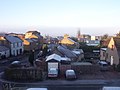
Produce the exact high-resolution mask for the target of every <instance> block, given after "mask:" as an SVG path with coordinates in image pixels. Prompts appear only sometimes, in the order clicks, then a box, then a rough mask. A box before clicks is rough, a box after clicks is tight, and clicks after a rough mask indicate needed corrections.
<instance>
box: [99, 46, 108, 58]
mask: <svg viewBox="0 0 120 90" xmlns="http://www.w3.org/2000/svg"><path fill="white" fill-rule="evenodd" d="M106 50H107V48H100V60H106Z"/></svg>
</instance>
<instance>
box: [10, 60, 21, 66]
mask: <svg viewBox="0 0 120 90" xmlns="http://www.w3.org/2000/svg"><path fill="white" fill-rule="evenodd" d="M9 67H10V68H19V67H22V65H21V62H20V61H13V62H12V63H11V64H10V66H9Z"/></svg>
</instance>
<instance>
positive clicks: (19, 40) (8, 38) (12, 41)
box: [5, 35, 23, 43]
mask: <svg viewBox="0 0 120 90" xmlns="http://www.w3.org/2000/svg"><path fill="white" fill-rule="evenodd" d="M5 38H6V39H7V40H8V41H9V42H11V43H15V42H23V41H22V40H21V39H20V38H18V37H16V36H10V35H8V36H5Z"/></svg>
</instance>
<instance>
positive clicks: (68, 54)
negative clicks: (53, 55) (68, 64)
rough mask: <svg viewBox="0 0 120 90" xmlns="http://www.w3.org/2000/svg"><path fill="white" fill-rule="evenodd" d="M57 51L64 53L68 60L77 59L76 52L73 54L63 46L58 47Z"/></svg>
mask: <svg viewBox="0 0 120 90" xmlns="http://www.w3.org/2000/svg"><path fill="white" fill-rule="evenodd" d="M57 49H58V51H59V52H60V53H62V54H63V55H65V56H66V57H68V58H76V57H77V56H76V54H75V53H74V52H72V51H71V50H69V49H67V48H65V47H63V46H61V45H59V46H58V47H57Z"/></svg>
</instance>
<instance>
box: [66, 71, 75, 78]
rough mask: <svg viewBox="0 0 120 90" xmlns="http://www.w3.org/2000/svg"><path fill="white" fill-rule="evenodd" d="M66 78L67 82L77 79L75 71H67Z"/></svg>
mask: <svg viewBox="0 0 120 90" xmlns="http://www.w3.org/2000/svg"><path fill="white" fill-rule="evenodd" d="M65 77H66V79H67V80H72V79H76V74H75V71H74V70H72V69H70V70H66V73H65Z"/></svg>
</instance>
